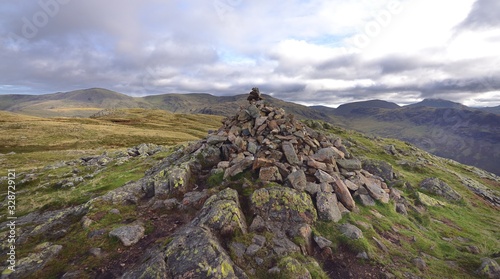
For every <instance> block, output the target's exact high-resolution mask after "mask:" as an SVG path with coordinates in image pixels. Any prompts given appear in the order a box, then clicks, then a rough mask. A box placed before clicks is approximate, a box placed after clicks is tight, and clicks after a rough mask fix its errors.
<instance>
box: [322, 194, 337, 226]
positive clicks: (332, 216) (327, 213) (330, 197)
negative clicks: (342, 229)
mask: <svg viewBox="0 0 500 279" xmlns="http://www.w3.org/2000/svg"><path fill="white" fill-rule="evenodd" d="M316 208H317V209H318V217H319V218H320V219H321V220H324V221H334V222H338V221H340V219H342V213H341V212H340V209H339V207H338V204H337V196H336V195H335V194H333V193H325V192H320V193H318V194H317V195H316Z"/></svg>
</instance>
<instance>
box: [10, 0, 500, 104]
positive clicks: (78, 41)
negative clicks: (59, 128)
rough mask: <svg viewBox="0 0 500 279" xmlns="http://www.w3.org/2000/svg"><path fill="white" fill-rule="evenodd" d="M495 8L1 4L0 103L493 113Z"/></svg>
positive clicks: (70, 0) (473, 3)
mask: <svg viewBox="0 0 500 279" xmlns="http://www.w3.org/2000/svg"><path fill="white" fill-rule="evenodd" d="M499 11H500V1H498V0H460V1H456V0H438V1H436V0H399V1H398V0H389V1H383V0H381V1H375V0H357V1H355V0H310V1H308V0H289V1H286V2H283V1H269V0H266V1H264V0H252V1H250V0H169V1H165V0H127V1H124V0H106V1H98V0H36V1H19V0H2V1H1V2H0V94H13V93H23V94H24V93H26V94H42V93H53V92H59V91H63V92H64V91H71V90H75V89H84V88H92V87H103V88H107V89H111V90H115V91H118V92H122V93H126V94H129V95H132V96H144V95H151V94H160V93H188V92H206V93H211V94H214V95H235V94H242V93H248V92H249V91H250V89H251V88H252V87H254V86H258V87H259V88H260V89H261V92H263V93H267V94H271V95H273V96H274V97H277V98H280V99H284V100H288V101H294V102H298V103H301V104H306V105H328V106H334V107H335V106H338V105H339V104H341V103H346V102H352V101H360V100H368V99H384V100H388V101H393V102H396V103H398V104H408V103H413V102H417V101H420V100H422V99H423V98H443V99H448V100H452V101H457V102H462V103H464V104H466V105H471V106H496V105H500V16H499V14H498V13H499Z"/></svg>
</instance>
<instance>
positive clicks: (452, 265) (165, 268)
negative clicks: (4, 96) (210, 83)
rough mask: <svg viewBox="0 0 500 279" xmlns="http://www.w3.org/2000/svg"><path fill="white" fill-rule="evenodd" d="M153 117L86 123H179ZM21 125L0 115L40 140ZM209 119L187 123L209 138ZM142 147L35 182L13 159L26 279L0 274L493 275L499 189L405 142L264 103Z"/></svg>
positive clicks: (52, 168) (53, 171)
mask: <svg viewBox="0 0 500 279" xmlns="http://www.w3.org/2000/svg"><path fill="white" fill-rule="evenodd" d="M148 113H149V111H148V110H145V111H144V110H143V111H136V110H126V111H123V112H120V113H118V114H110V115H108V116H103V119H95V120H92V119H90V120H88V119H87V120H88V121H89V124H87V123H85V124H86V125H97V126H108V125H109V126H111V127H115V125H116V128H114V129H113V130H112V131H113V132H115V133H117V137H116V140H117V141H119V139H121V138H123V137H124V136H125V134H126V133H122V132H121V130H122V129H129V128H134V129H142V130H143V133H148V131H149V130H150V129H151V127H154V126H156V125H162V124H163V125H172V126H171V127H172V128H173V127H174V126H181V125H180V122H179V121H181V122H182V121H184V119H183V120H178V119H177V118H175V117H174V116H175V115H171V114H167V115H166V118H165V119H164V118H163V117H164V113H163V112H160V111H156V112H154V114H153V115H151V114H148ZM18 117H19V116H17V115H16V116H10V117H9V115H8V114H7V115H5V117H4V119H7V121H6V122H5V123H3V125H7V126H8V127H9V128H10V129H11V131H14V130H19V131H18V132H19V133H20V134H27V133H28V132H29V131H31V129H33V128H34V127H33V126H29V125H28V124H27V123H23V121H44V119H40V118H33V117H25V118H23V119H22V120H21V121H20V122H21V123H16V122H15V119H16V118H18ZM203 118H204V117H200V118H197V119H195V120H193V122H192V124H193V125H194V126H196V123H200V124H199V125H200V129H199V130H200V132H201V130H205V131H206V130H207V129H206V128H201V127H202V126H203V125H207V123H206V122H204V123H206V124H201V123H203V122H200V121H206V120H203ZM205 118H206V116H205ZM169 119H170V120H169ZM172 119H173V120H172ZM64 120H65V119H61V120H58V121H62V122H64ZM45 121H56V120H54V119H49V120H47V119H45ZM82 121H83V120H82ZM94 121H98V122H99V123H96V122H94ZM139 123H140V124H139ZM219 123H220V122H219ZM40 124H43V123H40ZM50 125H53V124H50ZM61 125H63V124H61ZM4 127H5V126H4ZM207 127H208V126H207ZM181 128H182V127H180V128H179V129H181ZM161 130H162V129H158V130H157V131H156V133H159V134H160V131H161ZM166 132H168V131H166ZM90 138H91V137H89V138H88V139H90ZM132 138H133V137H130V138H129V139H132ZM159 139H160V140H162V139H161V138H159ZM148 140H150V142H151V144H140V145H138V146H135V147H134V146H129V148H126V149H118V150H116V149H115V150H109V151H107V152H103V151H101V152H97V153H95V154H93V155H91V154H84V155H82V156H80V157H79V158H73V159H67V160H65V161H62V162H61V161H59V160H58V159H57V156H54V157H53V162H50V163H49V162H48V161H46V163H47V164H46V165H44V166H41V165H40V166H36V167H33V168H32V169H22V165H23V164H24V163H19V164H15V163H12V162H14V161H13V160H11V159H13V158H15V156H16V155H17V154H9V155H3V156H1V157H0V158H2V160H3V162H2V163H4V164H5V163H9V164H10V166H9V168H10V169H12V168H16V169H19V171H17V173H16V178H15V182H16V186H17V188H18V189H17V192H18V193H17V195H16V201H17V204H18V207H17V208H16V212H15V213H14V214H15V216H16V217H17V220H16V224H17V226H18V227H17V228H18V230H17V232H16V237H17V241H16V244H17V246H18V248H17V250H16V259H17V266H16V271H15V272H10V271H9V270H8V269H7V264H8V262H7V261H6V257H7V256H6V255H7V252H8V250H9V249H10V248H9V247H6V246H2V248H1V249H2V255H3V256H0V257H2V258H1V261H2V263H4V265H3V268H4V272H3V274H2V277H4V278H33V277H34V276H35V277H36V278H61V277H62V278H68V277H69V278H259V279H260V278H483V277H484V278H487V276H489V277H490V278H495V276H498V275H499V274H500V267H499V266H498V260H499V259H498V256H499V255H498V253H499V247H500V228H499V226H498V224H499V223H500V219H499V218H500V215H499V214H498V210H499V209H500V178H499V177H497V176H495V175H493V174H489V173H487V172H484V171H482V170H479V169H477V168H474V167H470V166H466V165H462V164H459V163H456V162H454V161H451V160H447V159H443V158H439V157H436V156H434V155H431V154H429V153H427V152H425V151H423V150H420V149H418V148H417V147H415V146H413V145H411V144H409V143H404V142H401V141H398V140H392V139H391V140H389V139H383V138H377V139H374V138H372V137H369V136H365V135H363V134H360V133H358V132H354V131H350V130H345V129H342V128H338V127H334V126H332V125H331V124H328V123H325V122H321V121H314V120H305V121H302V122H301V121H297V120H296V118H295V117H293V116H291V115H289V114H288V112H286V111H285V110H283V109H282V108H279V107H273V106H271V105H264V104H262V103H258V104H256V105H250V106H248V105H246V106H244V107H243V109H241V110H239V111H237V112H235V114H234V115H233V116H231V117H229V118H226V119H225V120H224V121H223V122H222V126H220V124H219V127H218V129H217V130H213V131H212V132H210V133H209V134H206V132H205V136H204V137H203V138H202V139H201V140H197V141H192V142H191V143H190V144H184V145H179V146H176V147H170V148H168V147H163V146H159V145H155V143H156V144H158V143H160V142H154V141H153V140H154V137H150V138H148ZM61 143H63V141H61ZM12 147H13V148H15V145H13V146H12ZM50 152H51V151H47V154H50ZM6 179H7V178H2V180H6ZM3 191H5V190H3ZM2 194H6V193H5V192H4V193H2ZM3 203H5V201H4V202H3ZM6 214H7V213H4V215H2V216H1V220H0V221H5V222H3V223H2V224H1V226H0V228H2V229H1V230H3V231H2V232H4V234H3V235H4V238H5V237H8V226H7V223H8V222H7V217H8V216H7V215H6ZM4 241H7V239H4Z"/></svg>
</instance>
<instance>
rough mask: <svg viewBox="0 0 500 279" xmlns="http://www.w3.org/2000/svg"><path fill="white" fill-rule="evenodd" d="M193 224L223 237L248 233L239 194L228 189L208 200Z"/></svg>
mask: <svg viewBox="0 0 500 279" xmlns="http://www.w3.org/2000/svg"><path fill="white" fill-rule="evenodd" d="M191 224H192V225H194V226H206V227H208V228H210V229H212V230H213V231H214V232H215V233H220V234H222V235H229V234H232V233H235V232H236V231H239V232H243V233H246V232H247V225H246V221H245V215H244V214H243V212H242V211H241V208H240V202H239V200H238V192H236V190H233V189H230V188H226V189H224V190H223V191H221V192H219V193H218V194H216V195H213V196H211V197H210V198H208V200H207V201H206V202H205V204H204V205H203V208H202V209H201V211H200V213H199V214H198V215H197V217H196V218H195V219H194V220H193V221H192V223H191Z"/></svg>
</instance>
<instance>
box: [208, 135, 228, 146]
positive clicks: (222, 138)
mask: <svg viewBox="0 0 500 279" xmlns="http://www.w3.org/2000/svg"><path fill="white" fill-rule="evenodd" d="M226 140H227V137H225V136H218V135H213V136H210V137H208V138H207V143H208V144H210V145H216V144H218V143H222V142H225V141H226Z"/></svg>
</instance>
